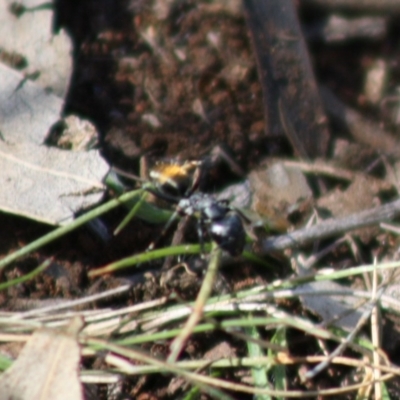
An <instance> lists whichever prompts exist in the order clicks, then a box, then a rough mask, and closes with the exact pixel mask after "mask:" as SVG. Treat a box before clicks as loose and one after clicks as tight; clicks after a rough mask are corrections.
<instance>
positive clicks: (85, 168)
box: [0, 64, 109, 225]
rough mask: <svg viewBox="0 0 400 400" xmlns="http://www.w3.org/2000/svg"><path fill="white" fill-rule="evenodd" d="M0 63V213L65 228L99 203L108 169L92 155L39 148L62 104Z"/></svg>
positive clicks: (102, 161) (97, 156)
mask: <svg viewBox="0 0 400 400" xmlns="http://www.w3.org/2000/svg"><path fill="white" fill-rule="evenodd" d="M21 79H22V76H21V75H20V74H19V73H18V72H16V71H14V70H12V69H10V68H8V67H6V66H4V65H2V64H0V131H1V135H2V138H3V141H0V169H1V174H0V184H1V187H2V190H1V192H0V209H1V210H3V211H7V212H12V213H15V214H18V215H23V216H27V217H29V218H32V219H36V220H39V221H42V222H46V223H49V224H55V225H58V224H67V223H69V222H70V221H71V220H72V219H73V217H74V213H76V212H77V211H78V210H81V209H85V208H87V207H89V206H92V205H94V204H96V203H97V202H99V201H100V200H101V198H102V196H103V189H104V186H103V184H102V179H103V178H104V176H105V175H106V174H107V172H108V169H109V166H108V164H107V163H106V162H105V161H104V160H103V159H102V158H101V156H100V154H99V152H98V151H95V150H92V151H88V152H79V153H78V152H72V151H66V150H60V149H57V148H54V147H47V146H45V145H43V144H42V143H43V141H44V140H45V138H46V136H47V133H48V131H49V129H50V128H51V126H52V125H53V124H54V123H55V122H56V121H57V120H58V119H59V115H60V112H61V109H62V106H63V102H62V100H61V99H59V98H58V97H56V96H54V95H52V94H49V93H47V92H46V91H45V90H43V89H42V88H40V87H39V86H38V85H37V84H36V83H34V82H29V81H27V82H25V83H24V85H22V86H21V87H18V85H19V82H20V81H21Z"/></svg>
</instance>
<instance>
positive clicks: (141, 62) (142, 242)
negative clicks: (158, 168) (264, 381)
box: [0, 0, 398, 399]
mask: <svg viewBox="0 0 400 400" xmlns="http://www.w3.org/2000/svg"><path fill="white" fill-rule="evenodd" d="M300 11H301V15H302V18H303V19H304V21H309V20H310V14H311V11H310V10H308V9H302V10H300ZM60 28H64V29H66V30H67V31H68V32H69V34H70V35H71V37H72V38H73V43H74V72H73V77H72V81H71V85H70V89H69V93H68V96H67V100H66V105H65V114H66V115H68V114H77V115H80V116H82V117H85V118H87V119H89V120H90V121H92V122H93V123H94V124H95V125H96V127H97V129H98V131H99V133H100V143H101V151H102V154H103V156H104V157H105V158H106V159H107V160H108V162H109V163H110V165H112V166H115V167H118V168H119V169H123V170H124V171H127V172H131V173H134V174H139V164H140V159H141V158H142V157H143V156H147V157H148V158H150V159H151V160H164V159H171V158H173V159H177V160H187V159H202V158H204V157H205V156H209V155H210V154H216V153H218V151H221V149H222V150H223V151H224V152H225V153H226V154H228V155H229V156H230V158H231V159H232V160H234V162H235V163H236V164H237V165H238V168H239V170H241V171H244V173H245V174H247V173H248V172H249V171H251V170H252V169H253V168H255V167H256V166H257V165H259V163H260V162H261V160H262V159H264V158H266V157H269V156H286V157H290V156H291V155H292V154H291V150H290V146H289V144H288V141H287V140H286V139H285V137H284V136H283V135H282V136H280V137H276V136H268V134H266V133H265V129H264V128H265V126H264V116H263V98H262V90H261V86H260V83H259V80H258V75H257V65H256V61H255V57H254V54H253V48H252V44H251V41H250V37H249V34H248V31H247V26H246V21H245V19H244V15H243V12H242V10H241V7H240V2H236V1H232V2H218V3H215V2H212V1H191V0H185V1H162V0H158V1H157V0H154V1H153V2H149V1H144V0H136V1H128V0H119V1H108V0H82V1H70V0H59V1H57V10H56V18H55V29H56V30H57V29H60ZM394 37H395V32H394V29H393V33H392V34H391V36H390V38H391V39H392V42H386V43H383V42H379V41H378V42H376V43H375V44H374V45H373V46H368V45H366V44H364V45H359V43H350V44H348V45H344V46H336V47H335V46H330V47H327V46H324V45H322V44H312V45H310V50H311V56H312V59H313V62H314V65H315V67H316V74H317V77H318V81H319V82H320V83H324V84H328V85H329V86H330V87H331V88H334V89H335V90H336V92H337V93H339V94H340V95H341V96H342V99H344V100H346V101H347V102H348V103H349V104H352V105H356V106H357V107H358V108H359V109H361V110H363V106H362V102H360V101H359V96H360V91H361V85H362V82H361V78H360V76H362V75H361V74H360V72H359V70H360V69H361V67H362V65H363V63H365V62H367V61H368V59H369V58H370V57H372V56H374V55H375V54H376V53H380V54H383V55H384V54H392V51H393V50H394V48H395V47H396V46H397V45H398V42H395V39H394ZM366 60H367V61H366ZM354 66H357V68H355V67H354ZM392 79H393V80H395V79H398V77H396V76H394V77H393V78H392ZM366 109H367V110H368V107H365V108H364V110H366ZM228 170H229V168H227V167H226V164H224V163H222V162H221V163H219V162H216V163H215V165H213V167H212V168H210V170H209V171H208V181H207V185H206V187H207V188H212V189H215V188H220V187H222V186H224V185H226V184H227V183H229V182H231V181H235V179H236V180H238V178H239V177H238V176H237V175H235V174H234V173H231V172H227V171H228ZM124 216H125V211H124V210H116V211H114V212H112V213H110V214H109V215H107V216H106V217H104V218H103V223H104V224H105V226H107V227H108V228H109V230H110V232H111V231H112V230H113V229H114V228H115V227H116V226H117V225H118V224H119V222H120V221H121V219H122V218H123V217H124ZM0 225H1V226H2V227H3V229H5V230H6V231H7V232H9V235H8V236H7V237H4V236H3V237H2V238H1V243H0V248H1V249H2V250H1V251H2V253H1V254H2V255H5V254H6V253H10V252H12V251H15V250H16V249H18V248H20V247H22V246H23V245H25V244H27V243H29V242H30V241H32V240H33V239H35V238H38V237H40V236H41V235H43V234H44V233H46V232H48V231H50V230H51V228H49V227H46V226H43V225H40V224H37V223H34V222H30V221H27V220H25V219H20V218H16V217H14V216H9V215H3V214H1V215H0ZM160 230H161V228H155V227H154V226H150V225H149V224H146V223H145V222H141V221H136V220H135V221H134V223H131V224H130V225H129V226H128V227H127V228H126V229H125V230H124V231H123V232H122V233H121V234H120V235H119V236H118V237H116V238H113V239H111V240H110V241H108V242H106V243H104V242H102V241H101V240H100V239H99V238H98V237H97V236H96V235H94V234H93V232H91V231H90V230H89V229H87V228H82V229H80V230H78V231H77V232H74V233H73V234H71V235H68V236H67V237H64V238H63V239H60V240H58V241H57V242H56V243H54V244H52V245H50V246H46V247H45V248H43V249H41V250H40V251H37V252H35V253H33V254H31V256H29V257H28V258H25V259H23V260H22V261H19V262H16V263H15V264H14V265H13V267H12V268H9V269H7V270H6V272H4V273H3V279H4V278H6V279H12V278H15V277H17V276H20V275H22V274H24V273H26V272H28V271H30V270H31V269H32V268H34V267H35V266H37V265H38V263H40V262H41V261H43V260H44V259H46V258H47V257H53V260H54V261H53V265H52V267H51V268H49V269H48V270H47V272H45V273H44V274H43V275H41V276H40V277H39V278H36V279H34V280H32V281H30V282H29V283H25V284H23V285H19V286H18V289H13V290H12V291H9V292H8V293H6V294H3V293H4V292H0V293H1V294H0V296H2V297H1V298H0V300H1V301H2V304H3V305H2V308H3V309H8V310H16V309H22V308H25V307H32V306H33V304H34V301H36V300H38V301H39V300H44V299H49V298H54V297H62V298H74V297H76V296H82V295H83V294H87V293H92V292H96V291H99V290H104V289H106V288H109V287H115V286H116V285H118V284H120V283H121V282H126V281H129V282H130V283H133V288H132V290H131V291H130V292H129V294H128V295H126V296H122V297H119V298H118V300H113V301H110V303H109V304H107V305H109V306H112V307H118V305H119V304H136V303H139V302H142V301H145V300H149V299H154V298H157V297H159V296H161V295H164V294H169V293H171V292H176V293H178V294H179V296H180V297H181V298H183V299H193V298H194V297H195V295H196V293H197V290H198V287H199V277H198V276H196V277H194V278H190V277H189V278H187V277H186V278H185V279H183V278H181V275H179V273H178V274H177V275H176V276H175V279H174V280H172V281H171V283H170V284H169V286H168V287H165V286H164V287H162V286H161V285H159V281H158V279H159V269H160V267H161V265H158V264H154V265H152V266H151V267H146V268H144V269H145V271H139V272H137V271H136V272H134V273H133V272H127V273H125V274H123V275H119V276H108V277H105V278H101V280H100V281H99V280H90V279H89V278H88V275H87V273H88V271H90V270H92V269H93V268H96V267H99V266H103V265H105V264H107V263H109V262H111V261H115V260H119V259H121V258H123V257H125V256H128V255H130V254H133V253H139V252H142V251H144V250H145V249H146V247H147V246H148V244H149V243H150V242H151V241H152V240H154V238H155V237H157V236H158V235H159V233H160ZM166 240H167V241H168V240H169V238H167V239H166ZM368 246H371V247H370V248H369V249H368V251H367V250H366V248H365V247H362V250H363V251H364V252H363V256H364V261H365V262H368V261H371V260H372V254H373V251H372V250H371V249H372V248H374V249H375V250H376V252H379V251H381V252H385V253H390V250H387V249H382V248H380V247H379V244H378V243H377V242H376V241H375V242H372V243H371V242H369V243H368ZM4 249H7V250H6V251H5V250H4ZM346 257H348V253H346V256H343V254H342V253H341V251H340V250H338V252H337V254H334V255H332V258H331V260H330V262H331V263H332V264H333V263H334V262H343V260H344V259H346ZM280 259H281V260H282V258H280ZM148 270H150V272H152V274H153V275H152V278H151V279H149V278H148V276H149V275H148V274H145V272H147V271H148ZM288 271H289V268H288V265H287V264H286V262H285V261H282V267H281V269H280V270H279V271H272V272H269V273H268V275H269V276H266V274H265V270H260V269H259V268H258V267H257V266H254V265H252V264H251V263H248V262H246V263H244V264H243V265H242V267H241V268H237V269H236V270H229V271H223V272H222V277H221V279H222V280H221V282H222V283H220V286H219V287H218V289H217V290H219V291H221V292H223V291H224V290H238V289H239V288H243V287H250V286H253V285H255V284H257V283H261V282H265V281H267V280H270V279H274V278H278V277H281V276H285V274H287V273H288ZM154 277H156V279H154ZM154 282H157V284H154ZM103 305H104V303H102V304H95V305H94V307H100V306H103ZM282 306H285V304H283V305H282ZM286 306H287V307H288V308H290V310H291V312H292V313H304V312H305V311H304V310H302V309H301V307H300V306H299V304H297V303H293V302H290V303H288V304H287V305H286ZM394 325H395V324H394ZM390 332H392V333H393V332H396V331H395V326H394V327H392V328H391V329H390ZM390 332H389V333H390ZM266 336H268V335H266ZM389 336H390V335H389ZM289 337H290V340H288V342H289V343H290V347H291V349H290V351H291V353H292V354H295V355H302V354H304V355H308V354H314V353H316V352H318V351H319V349H318V348H316V347H315V346H316V345H315V341H314V339H313V338H311V337H307V336H300V335H298V332H297V331H296V330H291V331H290V332H289ZM266 339H268V338H267V337H266ZM225 341H229V342H230V346H231V348H233V349H234V350H235V352H236V353H237V354H242V353H244V352H245V351H246V349H244V348H243V344H241V343H242V342H240V344H237V343H236V341H235V340H234V339H232V337H230V336H229V335H227V334H226V333H224V332H222V331H221V332H216V333H215V334H213V335H212V336H210V337H199V338H196V339H192V340H191V342H190V343H189V344H188V346H187V349H186V353H185V355H186V356H187V357H189V358H190V357H202V356H203V355H204V353H206V351H207V350H208V349H210V348H212V347H213V345H214V344H215V345H217V344H220V343H223V342H225ZM397 349H398V343H397V342H396V343H395V344H392V347H391V349H390V351H391V354H389V356H393V357H392V358H393V360H394V359H395V354H396V351H397ZM146 350H148V351H150V353H152V354H167V352H168V346H167V344H162V345H156V344H155V345H154V346H153V347H152V348H151V349H146ZM86 367H89V365H86ZM287 372H288V376H289V377H292V380H291V389H302V390H305V389H310V390H311V389H312V390H317V389H322V388H326V387H332V386H337V385H340V384H341V383H342V384H343V385H344V384H345V383H348V382H349V381H352V380H354V379H356V377H354V376H351V374H350V372H349V371H348V370H347V369H345V368H342V369H333V368H332V369H330V368H328V370H327V371H326V372H325V373H323V374H321V376H320V377H319V378H317V379H316V380H315V381H314V382H313V383H312V384H310V386H311V387H308V388H307V387H306V385H304V384H303V383H301V382H300V381H299V378H298V376H297V370H296V369H295V368H294V367H288V369H287ZM225 378H227V379H231V380H238V379H240V378H241V377H237V376H234V375H233V373H232V376H229V373H227V374H226V376H225ZM172 383H173V381H172V380H171V378H170V377H166V376H149V377H148V378H145V379H144V380H140V379H138V378H130V379H127V381H126V382H125V383H124V388H123V392H124V393H125V394H126V397H125V398H141V399H145V398H146V399H155V398H174V397H173V396H172V397H171V395H170V394H168V393H169V392H168V387H169V386H170V385H172ZM393 390H394V391H395V392H396V390H395V389H393ZM397 393H398V392H397ZM234 396H235V395H234ZM94 397H96V398H109V397H108V394H107V393H106V391H104V392H103V393H101V392H96V395H95V396H94ZM88 398H90V395H88ZM175 398H176V397H175ZM204 398H206V397H204ZM240 398H249V399H250V398H251V397H250V396H247V397H246V396H242V397H240ZM337 398H339V397H337ZM341 398H343V399H344V398H350V397H346V396H343V397H341Z"/></svg>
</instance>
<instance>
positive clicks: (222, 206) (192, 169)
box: [146, 161, 246, 256]
mask: <svg viewBox="0 0 400 400" xmlns="http://www.w3.org/2000/svg"><path fill="white" fill-rule="evenodd" d="M201 166H202V163H201V162H200V161H187V162H185V163H183V164H179V163H160V164H157V165H156V166H155V167H154V168H153V169H152V170H151V171H150V174H149V175H150V179H151V180H152V182H153V184H154V186H155V188H156V189H155V190H154V189H151V188H147V189H146V190H148V191H149V192H150V193H152V194H153V195H155V196H156V197H158V198H160V199H163V200H166V201H168V202H170V203H174V204H176V212H175V213H174V215H173V216H172V217H171V219H170V221H169V222H168V223H167V225H166V227H165V228H164V231H163V234H164V233H165V232H166V230H167V229H168V228H169V226H170V225H171V223H172V221H173V220H174V219H175V218H176V216H177V215H178V214H179V215H185V216H189V217H191V216H195V217H196V218H197V221H198V222H197V232H198V236H199V240H200V244H201V245H203V242H204V237H205V236H206V235H208V237H210V238H211V240H213V241H214V242H215V243H217V245H218V246H220V247H221V248H222V249H223V250H226V251H227V252H228V253H229V254H230V255H232V256H238V255H240V254H241V253H242V252H243V248H244V245H245V242H246V232H245V229H244V227H243V222H242V218H243V216H242V215H239V212H238V211H236V210H234V209H233V208H232V207H230V206H229V201H228V200H218V199H216V198H214V197H213V196H211V195H209V194H206V193H202V192H196V193H194V192H195V190H196V189H197V187H198V185H199V180H200V177H201V172H202V171H201ZM154 246H155V243H153V244H152V245H150V248H153V247H154Z"/></svg>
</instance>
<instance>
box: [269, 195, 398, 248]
mask: <svg viewBox="0 0 400 400" xmlns="http://www.w3.org/2000/svg"><path fill="white" fill-rule="evenodd" d="M397 216H400V200H396V201H393V202H392V203H388V204H385V205H383V206H380V207H376V208H373V209H371V210H366V211H361V212H359V213H357V214H352V215H348V216H346V217H343V218H338V219H329V220H327V221H324V222H321V223H319V224H317V225H314V226H312V227H311V228H303V229H298V230H297V231H294V232H291V233H288V234H285V235H281V236H275V237H271V238H268V239H265V240H264V241H263V242H262V245H261V249H262V253H270V252H271V251H276V250H284V249H287V248H293V247H298V246H301V245H304V244H307V243H310V242H312V241H314V240H319V239H325V238H328V237H332V236H335V235H339V234H342V233H345V232H348V231H351V230H353V229H359V228H364V227H366V226H370V225H375V224H379V223H381V222H384V221H389V220H392V219H394V218H396V217H397Z"/></svg>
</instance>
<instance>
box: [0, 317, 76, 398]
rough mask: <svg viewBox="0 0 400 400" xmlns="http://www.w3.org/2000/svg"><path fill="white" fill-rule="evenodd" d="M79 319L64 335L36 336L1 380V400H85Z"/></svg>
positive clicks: (54, 332) (48, 332) (51, 332)
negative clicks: (78, 339)
mask: <svg viewBox="0 0 400 400" xmlns="http://www.w3.org/2000/svg"><path fill="white" fill-rule="evenodd" d="M81 326H82V322H81V321H80V320H79V319H75V320H73V321H71V324H70V325H69V327H68V328H67V329H65V330H63V331H58V330H50V329H42V330H38V331H37V332H35V333H34V334H33V335H32V337H31V339H29V341H28V342H27V344H26V345H25V347H24V348H23V350H22V351H21V353H20V355H19V357H18V359H17V360H16V361H15V362H14V364H13V365H12V366H11V367H10V368H9V369H8V370H7V371H6V372H4V374H3V375H1V377H0V387H1V391H0V400H9V399H18V400H64V399H65V400H81V399H82V400H83V394H82V387H81V383H80V381H79V375H78V369H79V362H80V348H79V344H78V342H77V334H78V332H79V330H80V328H81Z"/></svg>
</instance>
